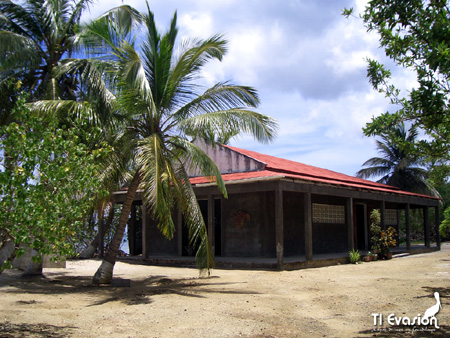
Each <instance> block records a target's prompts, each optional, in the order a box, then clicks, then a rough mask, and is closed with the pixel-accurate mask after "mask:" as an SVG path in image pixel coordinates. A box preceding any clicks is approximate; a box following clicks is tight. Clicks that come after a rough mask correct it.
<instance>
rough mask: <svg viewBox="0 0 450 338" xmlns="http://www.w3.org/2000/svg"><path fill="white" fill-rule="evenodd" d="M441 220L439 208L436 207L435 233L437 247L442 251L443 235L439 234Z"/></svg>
mask: <svg viewBox="0 0 450 338" xmlns="http://www.w3.org/2000/svg"><path fill="white" fill-rule="evenodd" d="M440 224H441V220H440V218H439V207H438V206H437V207H434V231H435V232H436V246H437V248H438V250H441V235H440V234H439V225H440Z"/></svg>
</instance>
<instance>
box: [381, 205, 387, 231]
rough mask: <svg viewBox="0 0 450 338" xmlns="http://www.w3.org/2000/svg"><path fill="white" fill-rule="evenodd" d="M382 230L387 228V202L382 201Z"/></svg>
mask: <svg viewBox="0 0 450 338" xmlns="http://www.w3.org/2000/svg"><path fill="white" fill-rule="evenodd" d="M380 216H381V230H386V203H385V202H384V201H381V204H380Z"/></svg>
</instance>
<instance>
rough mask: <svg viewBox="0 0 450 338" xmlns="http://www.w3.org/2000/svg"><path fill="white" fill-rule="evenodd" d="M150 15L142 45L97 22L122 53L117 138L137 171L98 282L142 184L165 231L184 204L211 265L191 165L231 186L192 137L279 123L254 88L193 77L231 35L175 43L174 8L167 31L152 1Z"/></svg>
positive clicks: (203, 260) (108, 270)
mask: <svg viewBox="0 0 450 338" xmlns="http://www.w3.org/2000/svg"><path fill="white" fill-rule="evenodd" d="M147 7H148V6H147ZM144 19H145V20H144V32H145V34H144V35H143V37H142V41H141V42H140V45H139V46H136V45H135V43H134V40H133V39H127V40H123V41H122V42H120V43H118V44H117V43H113V40H114V39H113V38H112V37H111V38H109V37H108V34H105V32H106V31H107V29H102V28H101V27H100V26H97V27H91V29H93V30H98V31H99V32H101V33H99V34H98V36H101V37H102V38H103V39H104V40H105V44H106V45H109V46H110V47H112V48H113V49H114V50H113V54H114V55H115V56H116V57H117V62H118V74H119V76H118V77H119V78H120V83H119V86H118V89H117V91H116V97H117V99H116V101H115V102H116V104H117V108H118V109H119V110H121V111H123V112H126V114H128V117H129V119H128V124H127V125H126V126H125V127H121V128H119V129H118V130H117V138H116V140H117V142H116V144H117V145H118V147H121V153H122V154H126V155H124V156H123V160H124V161H128V162H127V164H126V165H122V167H121V168H122V170H123V168H128V170H132V171H133V175H132V176H133V178H132V180H131V183H130V184H129V186H128V190H127V194H126V197H125V202H124V203H123V206H122V212H121V216H120V219H119V225H118V228H117V230H116V233H115V235H114V237H113V239H112V241H111V243H110V245H109V249H108V251H107V253H106V255H105V258H104V260H103V261H102V264H101V265H100V267H99V269H98V270H97V272H96V274H95V276H94V278H93V283H110V282H111V280H112V273H113V268H114V264H115V261H116V257H117V252H118V249H119V246H120V243H121V241H122V237H123V234H124V230H125V226H126V223H127V220H128V215H129V213H130V209H131V204H132V202H133V200H134V197H135V194H136V191H137V189H138V187H140V186H141V187H142V188H143V189H144V200H145V203H146V204H147V206H148V207H149V210H150V212H151V215H152V217H153V218H154V219H155V220H157V222H158V227H159V229H160V230H161V232H162V233H163V234H164V235H165V236H166V237H167V238H172V236H173V233H174V231H175V226H174V223H173V220H172V216H171V215H172V212H173V210H174V209H175V208H180V209H181V211H182V213H183V216H184V219H185V220H186V226H187V227H188V228H189V235H190V238H191V241H192V242H193V243H194V244H197V245H198V246H197V247H198V250H197V254H196V257H197V263H198V265H199V267H200V268H209V267H212V264H213V259H212V256H211V251H210V246H209V243H208V238H207V235H206V227H205V223H204V220H203V218H202V215H201V212H200V208H199V206H198V203H197V200H196V197H195V194H194V191H193V188H192V186H191V184H190V182H189V177H188V175H187V172H188V169H190V168H197V170H199V171H200V172H202V173H203V174H204V175H205V176H211V177H214V179H215V181H216V183H217V185H218V188H219V189H220V191H221V192H222V193H223V194H224V195H225V196H226V189H225V185H224V182H223V181H222V178H221V176H220V172H219V170H218V168H217V166H216V165H215V164H214V162H213V161H212V160H211V159H210V158H209V157H208V156H207V155H206V154H205V153H204V152H203V151H202V150H201V149H200V148H198V147H197V146H195V145H194V144H193V143H191V142H190V140H191V139H192V138H194V137H197V136H202V135H204V131H205V130H208V131H210V133H209V134H213V135H217V136H224V135H230V133H235V132H239V133H243V132H244V133H250V134H251V135H253V136H254V137H255V138H256V139H258V140H260V141H262V142H268V141H270V140H272V139H273V137H274V136H275V133H276V129H277V124H276V122H275V121H274V120H273V119H271V118H269V117H267V116H265V115H262V114H259V113H257V112H255V111H252V110H250V109H251V108H255V107H257V105H258V104H259V99H258V97H257V93H256V91H255V90H254V89H253V88H251V87H245V86H237V85H233V84H230V83H217V84H216V85H214V86H213V87H211V88H209V89H207V90H206V91H202V90H201V88H200V87H199V86H198V85H196V84H195V80H196V79H197V78H198V77H199V75H200V72H201V70H202V67H203V66H204V65H205V64H206V63H207V62H208V61H210V60H213V59H217V60H221V59H222V57H223V56H224V54H225V53H226V44H227V42H226V40H224V39H223V37H222V36H220V35H215V36H212V37H211V38H209V39H206V40H199V39H193V40H189V41H184V42H183V43H182V44H177V43H176V38H177V32H178V29H177V24H176V22H177V15H176V13H175V14H174V16H173V19H172V21H171V24H170V28H169V29H168V31H167V32H166V33H164V34H161V33H160V32H159V31H158V29H157V28H156V25H155V21H154V16H153V13H152V12H151V11H150V9H149V8H148V14H147V15H144ZM249 108H250V109H249Z"/></svg>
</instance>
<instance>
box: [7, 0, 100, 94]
mask: <svg viewBox="0 0 450 338" xmlns="http://www.w3.org/2000/svg"><path fill="white" fill-rule="evenodd" d="M91 2H92V0H78V1H73V0H51V1H44V0H25V1H24V2H20V3H13V2H12V1H9V0H0V65H1V68H0V71H1V73H0V74H1V75H0V81H1V83H2V84H3V83H5V82H6V80H7V79H11V78H14V79H15V81H16V82H17V81H18V80H20V81H21V85H22V86H23V88H24V90H26V91H27V92H28V93H30V94H31V99H41V98H47V99H58V98H74V97H75V95H76V91H77V85H78V84H77V81H76V79H75V78H74V77H72V76H69V74H61V76H60V77H59V78H55V76H54V71H55V69H56V68H57V67H58V66H59V65H60V63H61V60H63V59H64V58H66V57H69V56H71V54H72V53H73V52H75V51H76V50H77V45H78V39H77V33H76V30H77V26H78V24H79V22H80V17H81V14H82V13H83V11H84V10H85V9H87V8H88V6H89V4H90V3H91Z"/></svg>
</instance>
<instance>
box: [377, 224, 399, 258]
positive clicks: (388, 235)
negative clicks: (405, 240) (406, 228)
mask: <svg viewBox="0 0 450 338" xmlns="http://www.w3.org/2000/svg"><path fill="white" fill-rule="evenodd" d="M395 236H397V231H396V230H395V229H394V228H393V227H389V228H388V229H387V230H383V231H381V233H380V242H379V247H380V252H381V253H382V254H386V253H388V252H389V249H390V248H395V246H396V245H397V240H396V239H395Z"/></svg>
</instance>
